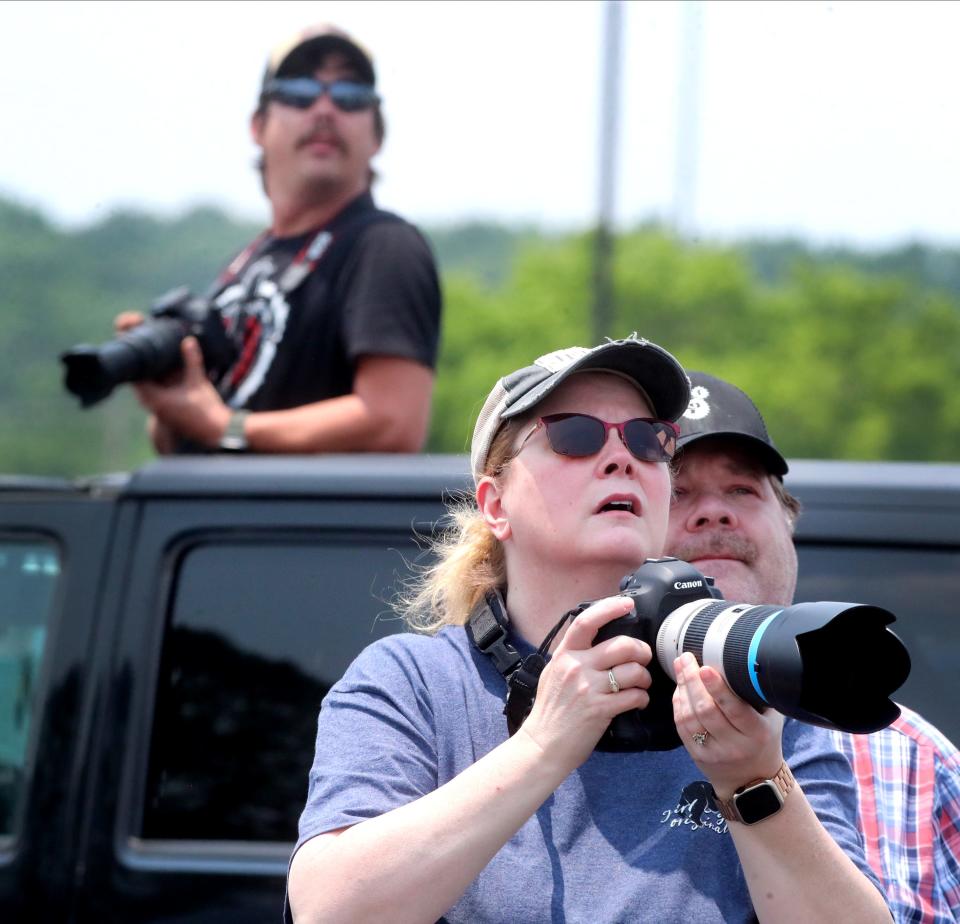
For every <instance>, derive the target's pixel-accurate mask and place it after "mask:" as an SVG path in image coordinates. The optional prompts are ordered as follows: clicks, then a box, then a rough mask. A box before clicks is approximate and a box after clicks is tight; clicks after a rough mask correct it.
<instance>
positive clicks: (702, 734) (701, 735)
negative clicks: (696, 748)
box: [693, 729, 710, 747]
mask: <svg viewBox="0 0 960 924" xmlns="http://www.w3.org/2000/svg"><path fill="white" fill-rule="evenodd" d="M709 737H710V732H708V731H707V730H706V729H704V730H703V731H698V732H694V733H693V740H694V743H695V744H699V745H700V746H701V747H703V745H705V744H706V743H707V738H709Z"/></svg>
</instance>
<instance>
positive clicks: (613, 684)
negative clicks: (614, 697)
mask: <svg viewBox="0 0 960 924" xmlns="http://www.w3.org/2000/svg"><path fill="white" fill-rule="evenodd" d="M607 682H608V683H609V684H610V692H611V693H619V692H620V684H619V683H617V678H616V676H614V673H613V668H612V667H611V668H610V670H608V671H607Z"/></svg>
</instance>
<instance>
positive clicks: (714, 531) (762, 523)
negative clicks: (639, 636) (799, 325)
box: [667, 372, 960, 924]
mask: <svg viewBox="0 0 960 924" xmlns="http://www.w3.org/2000/svg"><path fill="white" fill-rule="evenodd" d="M690 383H691V386H692V387H691V401H690V405H689V407H688V408H687V411H686V413H685V414H684V415H683V416H682V417H681V418H680V421H679V423H680V428H681V432H680V438H679V441H678V445H679V451H678V453H677V455H676V457H675V460H674V462H675V467H676V473H675V479H674V492H675V497H674V502H673V506H672V508H671V511H670V528H669V532H668V534H667V554H669V555H673V556H675V557H677V558H680V559H683V560H685V561H688V562H690V563H691V564H693V565H695V566H696V567H697V568H698V569H699V570H700V571H702V572H703V573H704V574H708V575H710V576H712V577H714V578H715V579H716V583H717V586H718V587H719V589H720V591H721V592H722V594H723V596H724V598H726V599H728V600H736V601H738V602H743V603H751V604H774V605H783V606H786V605H789V604H791V603H792V602H793V595H794V591H795V590H796V584H797V555H796V550H795V549H794V545H793V531H794V526H795V524H796V521H797V517H798V516H799V514H800V504H799V502H798V501H797V500H796V498H794V497H792V496H791V495H790V494H789V492H788V491H787V490H786V489H785V488H784V485H783V476H784V475H785V474H786V473H787V463H786V460H785V459H784V458H783V456H782V455H781V454H780V452H779V451H778V450H777V448H776V446H775V445H774V444H773V441H772V440H771V439H770V436H769V434H768V433H767V428H766V426H765V424H764V422H763V418H762V417H761V415H760V412H759V411H758V410H757V408H756V406H755V405H754V403H753V402H752V401H751V400H750V398H749V397H748V396H747V395H746V394H745V393H744V392H743V391H741V390H740V389H739V388H737V387H736V386H734V385H731V384H730V383H729V382H725V381H723V380H722V379H718V378H715V377H714V376H711V375H705V374H704V373H699V372H694V373H691V374H690ZM900 708H901V710H902V714H901V716H900V718H898V719H897V720H896V721H895V722H893V723H892V724H891V725H890V726H889V727H888V728H885V729H882V730H881V731H878V732H874V733H873V734H871V735H851V734H846V733H844V732H839V731H834V732H833V736H834V739H835V741H836V743H837V747H838V748H839V749H840V750H842V751H843V753H844V754H846V755H847V758H848V759H849V761H850V764H851V766H852V767H853V771H854V776H855V778H856V781H857V801H858V807H859V816H860V827H861V831H862V832H863V835H864V847H865V852H866V856H867V860H868V861H869V863H870V865H871V866H872V867H873V869H874V871H875V872H876V873H877V875H878V876H879V877H880V880H881V882H882V883H883V885H884V888H885V889H886V893H887V898H888V900H889V901H890V907H891V910H892V911H893V913H894V916H895V918H896V920H897V921H904V922H906V921H909V922H921V921H922V922H938V924H939V922H947V921H957V920H960V753H958V751H957V749H956V748H955V747H954V746H953V744H951V742H950V741H948V740H947V739H946V737H945V736H944V735H943V734H942V733H941V732H940V731H939V730H938V729H936V728H935V727H934V726H932V725H931V724H930V723H929V722H927V721H926V720H925V719H923V718H922V717H921V716H919V715H917V713H915V712H913V711H912V710H910V709H907V708H906V707H903V706H901V707H900ZM841 917H842V913H841Z"/></svg>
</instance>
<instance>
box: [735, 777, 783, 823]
mask: <svg viewBox="0 0 960 924" xmlns="http://www.w3.org/2000/svg"><path fill="white" fill-rule="evenodd" d="M735 801H736V805H737V811H738V812H739V813H740V817H741V818H742V819H743V823H744V824H745V825H753V824H756V823H757V822H758V821H763V819H764V818H769V817H770V816H771V815H773V814H774V813H775V812H778V811H779V810H780V806H782V805H783V797H782V796H781V795H780V790H778V789H777V787H776V784H774V783H769V782H764V783H760V784H758V785H757V786H752V787H751V788H750V789H748V790H746V791H745V792H742V793H740V795H738V796H737V797H736V800H735Z"/></svg>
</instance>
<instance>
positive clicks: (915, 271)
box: [0, 199, 960, 475]
mask: <svg viewBox="0 0 960 924" xmlns="http://www.w3.org/2000/svg"><path fill="white" fill-rule="evenodd" d="M258 230H259V229H258V228H257V227H255V226H252V225H251V224H249V223H244V222H238V221H235V220H232V219H231V218H229V217H228V216H226V215H225V214H223V213H221V212H219V211H217V210H214V209H209V208H198V209H196V210H194V211H191V212H189V213H187V214H185V215H183V216H181V217H178V218H175V219H165V220H161V219H158V218H156V217H154V216H150V215H147V214H141V213H135V212H123V213H117V214H114V215H112V216H110V217H108V218H106V219H104V220H103V221H101V222H98V223H97V224H95V225H92V226H90V227H88V228H82V229H78V230H72V231H64V230H62V229H58V228H57V227H55V226H54V225H53V224H52V223H50V222H49V220H47V219H46V218H45V217H44V216H43V215H42V214H41V213H39V212H38V211H36V210H34V209H30V208H26V207H24V206H22V205H19V204H17V203H14V202H11V201H8V200H2V199H0V306H2V316H3V321H4V323H3V324H2V325H0V351H2V352H0V355H2V356H3V357H4V362H3V363H2V364H0V414H2V420H3V426H2V428H0V471H3V472H6V473H19V474H38V475H74V474H90V473H93V472H102V471H116V470H122V469H128V468H131V467H134V466H136V465H138V464H140V463H142V462H143V461H145V460H147V459H149V458H150V457H151V450H150V447H149V445H148V443H147V440H146V437H145V433H144V426H143V414H142V413H141V411H140V409H139V407H138V406H137V404H136V402H135V401H134V400H133V397H132V395H131V394H130V390H129V389H125V388H121V389H118V390H117V391H116V392H115V393H114V394H113V395H112V396H111V397H110V398H109V399H107V400H106V401H104V402H103V403H101V404H100V405H97V406H96V407H94V408H92V409H89V410H81V409H80V408H79V405H78V404H77V402H76V399H74V398H73V397H72V396H71V395H69V394H67V393H66V391H65V390H64V389H63V386H62V367H61V364H60V363H59V361H58V357H59V355H60V353H61V352H62V351H63V350H64V349H66V348H67V347H69V346H72V345H74V344H77V343H81V342H86V343H99V342H102V341H104V340H106V339H109V338H110V337H111V336H112V327H111V326H112V319H113V317H114V316H115V315H116V314H117V313H118V312H119V311H121V310H124V309H128V308H139V309H144V308H146V307H147V306H148V305H149V304H150V302H151V301H152V300H153V299H155V298H156V297H157V296H158V295H160V294H161V293H163V292H164V291H166V290H168V289H170V288H172V287H174V286H177V285H183V284H186V285H189V286H191V287H192V288H193V289H194V290H195V291H202V290H203V289H204V287H205V286H206V285H207V284H208V283H209V281H210V280H211V279H212V278H213V277H214V276H215V275H216V273H217V271H218V270H219V269H220V268H221V267H222V265H223V264H224V263H225V262H227V261H228V260H229V259H230V258H231V257H232V256H233V254H234V253H235V252H236V251H237V250H238V249H239V248H240V247H242V246H243V245H244V244H245V243H246V242H247V241H248V240H249V239H250V238H251V237H252V236H253V235H254V234H255V233H256V232H257V231H258ZM427 234H428V237H429V238H430V239H431V242H432V244H433V246H434V248H435V250H436V252H437V255H438V261H439V263H440V268H441V274H442V280H443V288H444V296H445V304H446V309H445V315H444V327H443V336H442V343H441V354H440V364H439V369H438V376H437V387H436V393H435V402H434V412H433V422H432V428H431V435H430V441H429V447H428V448H429V450H430V451H435V452H463V451H465V450H466V449H467V447H468V445H469V438H470V428H471V426H472V422H473V419H474V418H475V416H476V412H477V410H478V408H479V406H480V404H481V403H482V401H483V399H484V398H485V396H486V394H487V392H488V391H489V388H490V387H491V385H492V383H493V382H494V380H495V379H496V378H497V377H498V376H499V375H501V374H503V373H505V372H508V371H510V370H512V369H514V368H516V367H518V366H520V365H522V364H524V363H527V362H529V361H530V360H532V359H533V358H534V357H536V356H538V355H540V354H541V353H545V352H548V351H549V350H552V349H555V348H558V347H564V346H570V345H571V344H574V343H579V344H583V345H590V336H591V335H590V331H591V329H592V325H591V304H592V293H591V291H590V284H591V272H592V266H591V255H592V241H591V238H590V235H589V234H554V235H545V234H541V233H538V232H537V230H536V229H533V228H521V229H515V228H503V227H499V226H496V225H486V224H476V223H473V224H463V225H458V226H451V227H446V228H435V229H427ZM614 293H615V309H614V322H613V324H612V326H611V330H610V331H609V332H608V333H609V336H611V337H619V336H624V335H626V334H628V333H631V332H633V331H636V332H637V333H638V334H640V335H641V336H644V337H647V338H649V339H651V340H654V341H656V342H657V343H660V344H661V345H663V346H664V347H666V348H667V349H669V350H670V351H671V352H673V353H674V354H675V355H676V356H677V358H678V359H679V360H680V361H681V362H682V363H683V364H684V365H685V366H686V367H687V368H690V369H702V370H706V371H710V372H714V373H716V374H719V375H721V376H724V377H726V378H729V379H731V380H732V381H734V382H736V383H737V384H739V385H740V386H741V387H743V388H745V389H746V390H747V391H748V392H750V393H751V394H753V395H754V396H755V397H756V398H757V401H758V403H759V404H760V406H761V409H762V410H763V412H764V415H765V417H766V418H767V422H768V424H769V426H770V429H771V432H772V433H773V435H774V437H775V439H776V440H777V442H778V444H779V445H780V447H781V449H782V450H783V451H784V452H785V453H786V454H787V455H789V456H792V457H797V458H848V459H916V460H930V461H933V460H938V461H953V460H956V459H958V458H960V393H958V391H957V388H956V386H955V382H957V381H958V379H960V251H952V250H945V249H942V248H930V247H924V246H922V245H918V244H911V245H908V246H905V247H902V248H898V249H896V250H891V251H888V252H886V253H882V252H874V253H865V252H857V251H852V250H846V251H845V250H838V249H830V250H825V249H820V250H817V249H815V248H811V247H808V246H805V245H804V244H803V243H802V242H798V241H779V242H777V241H773V242H771V241H744V242H739V243H731V244H722V245H721V244H717V243H711V242H704V241H700V242H691V241H686V240H680V239H678V238H676V237H674V236H672V235H671V234H670V233H669V232H668V231H666V230H664V229H661V228H657V227H641V228H637V229H635V230H633V231H631V232H630V233H626V234H623V235H620V236H618V238H617V241H616V245H615V256H614Z"/></svg>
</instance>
